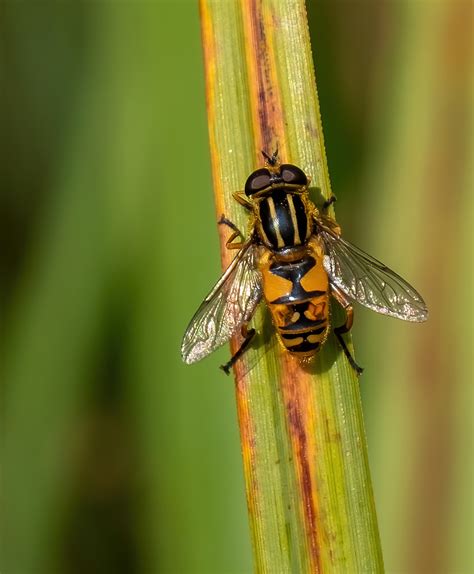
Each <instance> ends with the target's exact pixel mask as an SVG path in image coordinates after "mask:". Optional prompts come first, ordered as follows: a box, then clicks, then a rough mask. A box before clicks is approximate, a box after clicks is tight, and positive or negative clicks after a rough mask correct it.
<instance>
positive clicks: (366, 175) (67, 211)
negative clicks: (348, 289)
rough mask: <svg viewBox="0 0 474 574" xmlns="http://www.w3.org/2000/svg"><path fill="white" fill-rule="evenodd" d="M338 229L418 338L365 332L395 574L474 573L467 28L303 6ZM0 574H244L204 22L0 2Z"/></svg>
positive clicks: (71, 5)
mask: <svg viewBox="0 0 474 574" xmlns="http://www.w3.org/2000/svg"><path fill="white" fill-rule="evenodd" d="M308 9H309V17H310V28H311V35H312V42H313V51H314V56H315V63H316V73H317V78H318V85H319V94H320V100H321V108H322V115H323V123H324V129H325V136H326V143H327V152H328V158H329V166H330V171H331V177H332V183H333V189H334V192H335V193H336V195H337V196H338V200H339V201H338V204H337V214H338V219H339V221H340V223H341V225H342V226H343V228H344V230H345V236H346V237H347V238H348V239H350V240H352V241H353V242H355V243H357V244H359V245H360V246H361V247H362V248H364V249H366V250H367V251H370V252H371V253H372V254H373V255H375V256H376V257H378V258H381V259H383V260H384V261H385V262H386V263H387V264H389V265H390V266H391V267H393V268H394V269H396V270H397V271H399V272H400V273H401V274H402V275H404V276H405V277H406V278H407V279H409V280H410V281H411V282H412V283H413V284H414V285H415V286H416V287H417V288H418V289H419V290H420V291H421V292H422V293H423V295H424V296H425V298H426V300H427V302H428V305H429V307H430V312H431V317H430V321H429V322H428V323H427V324H426V325H412V324H404V323H402V322H397V321H396V320H391V319H388V318H384V317H380V316H377V315H375V314H373V313H370V312H369V311H365V310H360V311H359V310H358V312H357V315H356V323H355V327H354V331H353V333H354V338H355V345H356V350H357V358H358V361H359V362H360V363H361V364H362V365H364V367H365V373H364V375H363V377H362V378H361V387H362V393H363V400H364V411H365V417H366V426H367V434H368V442H369V453H370V465H371V469H372V475H373V482H374V488H375V494H376V502H377V509H378V516H379V522H380V530H381V537H382V545H383V550H384V555H385V561H386V567H387V571H388V572H392V573H396V572H400V573H401V572H403V573H421V572H430V573H436V572H440V573H448V572H449V573H453V572H456V573H458V572H459V573H468V572H472V571H474V563H473V560H472V539H473V524H472V518H473V474H472V442H473V438H474V434H473V426H472V418H471V417H472V398H473V395H472V383H473V369H472V343H473V337H472V327H473V301H472V287H473V286H472V260H473V258H472V255H473V254H472V244H473V239H474V235H473V231H472V230H473V217H472V215H473V200H472V196H473V194H472V192H473V185H472V183H473V181H472V152H473V147H472V141H473V137H472V136H473V132H472V123H471V122H472V116H471V108H470V102H471V98H472V80H473V78H472V68H473V53H472V32H473V30H472V4H471V2H468V1H462V0H452V1H447V0H446V1H443V0H432V1H429V0H426V1H417V0H412V1H408V0H406V1H404V0H399V1H395V2H378V3H377V2H373V1H370V0H365V1H364V0H350V1H349V0H348V1H342V0H337V1H329V0H324V1H316V0H309V1H308ZM0 74H1V75H0V85H1V90H0V133H1V138H0V146H1V148H0V191H1V194H0V240H1V251H0V269H1V292H0V297H1V329H0V342H1V351H0V352H1V380H0V384H1V391H2V392H1V439H2V452H1V472H2V487H1V492H0V500H1V508H2V512H1V529H2V531H1V563H0V568H1V571H2V574H42V573H45V574H52V573H58V574H75V573H81V574H83V573H84V572H87V573H88V574H109V573H114V574H120V573H124V574H125V573H126V574H131V573H137V574H138V573H144V574H150V573H153V574H155V573H180V574H198V573H200V574H201V573H203V574H208V573H209V574H211V573H216V574H221V573H249V572H251V570H252V566H251V552H250V544H249V536H248V528H247V517H246V507H245V496H244V485H243V478H242V471H241V461H240V452H239V440H238V430H237V421H236V414H235V405H234V396H233V386H232V384H231V381H229V380H227V379H226V378H225V377H223V376H222V373H221V372H220V371H219V370H218V369H217V365H218V364H220V363H221V362H222V361H223V359H224V358H225V357H226V356H227V353H228V351H227V349H224V350H222V351H219V352H218V353H216V355H214V356H213V357H212V358H209V359H208V360H206V361H204V362H203V363H202V364H197V365H195V366H192V367H185V366H184V365H182V364H181V361H180V357H179V344H180V339H181V335H182V333H183V330H184V328H185V326H186V324H187V321H188V319H189V318H190V316H191V315H192V313H193V311H194V310H195V308H196V306H197V305H198V304H199V302H200V300H201V298H202V297H203V296H204V295H205V293H206V292H207V290H208V289H209V287H210V285H211V284H212V282H213V281H214V280H215V279H216V278H217V276H218V274H219V272H220V266H219V250H218V243H217V233H216V228H215V213H214V206H213V196H212V191H211V176H210V161H209V151H208V141H207V126H206V113H205V100H204V80H203V64H202V55H201V47H200V30H199V15H198V8H197V6H196V3H195V2H194V1H177V2H165V1H159V0H158V1H154V2H140V1H138V2H126V1H123V2H119V1H117V2H105V1H103V2H101V1H89V2H47V1H42V2H29V1H24V2H16V1H13V0H12V1H10V0H3V2H2V3H1V4H0Z"/></svg>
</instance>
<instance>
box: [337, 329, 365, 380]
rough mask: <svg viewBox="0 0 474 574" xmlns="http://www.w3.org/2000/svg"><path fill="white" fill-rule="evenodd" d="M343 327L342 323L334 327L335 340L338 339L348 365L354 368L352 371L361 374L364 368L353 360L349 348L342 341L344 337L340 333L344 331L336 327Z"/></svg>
mask: <svg viewBox="0 0 474 574" xmlns="http://www.w3.org/2000/svg"><path fill="white" fill-rule="evenodd" d="M341 328H344V325H342V326H341V327H336V328H335V329H334V334H335V335H336V337H337V340H338V341H339V343H340V345H341V347H342V350H343V351H344V355H346V357H347V360H348V361H349V364H350V366H351V367H352V368H353V369H354V371H355V372H356V373H357V374H358V375H361V374H362V373H363V372H364V369H363V368H362V367H359V365H358V364H357V363H356V362H355V359H354V357H353V356H352V355H351V352H350V351H349V349H348V348H347V345H346V342H345V341H344V339H343V338H342V333H343V332H344V331H342V332H341V331H339V330H338V329H341Z"/></svg>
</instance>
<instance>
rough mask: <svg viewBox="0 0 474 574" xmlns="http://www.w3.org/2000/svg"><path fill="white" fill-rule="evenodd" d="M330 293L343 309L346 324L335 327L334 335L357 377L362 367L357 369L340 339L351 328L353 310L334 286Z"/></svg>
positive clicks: (357, 366)
mask: <svg viewBox="0 0 474 574" xmlns="http://www.w3.org/2000/svg"><path fill="white" fill-rule="evenodd" d="M331 292H332V295H333V296H334V298H335V299H336V301H337V302H338V303H339V304H340V305H341V306H342V307H343V308H344V311H345V312H346V322H345V323H344V324H343V325H340V326H339V327H335V328H334V334H335V335H336V337H337V339H338V341H339V343H340V345H341V347H342V350H343V351H344V354H345V355H346V357H347V360H348V361H349V363H350V365H351V367H352V368H353V369H354V371H355V372H356V373H357V374H358V375H360V374H361V373H362V372H363V370H364V369H363V368H362V367H359V365H358V364H357V363H356V362H355V359H354V357H353V356H352V355H351V352H350V351H349V349H348V348H347V345H346V343H345V341H344V339H343V337H342V335H343V333H348V332H349V331H350V330H351V328H352V324H353V322H354V310H353V308H352V305H351V304H350V303H349V301H348V300H347V299H346V298H345V297H344V295H343V294H342V293H341V292H340V291H339V290H338V289H336V288H335V287H334V286H331Z"/></svg>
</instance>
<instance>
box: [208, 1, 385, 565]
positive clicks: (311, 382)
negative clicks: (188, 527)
mask: <svg viewBox="0 0 474 574" xmlns="http://www.w3.org/2000/svg"><path fill="white" fill-rule="evenodd" d="M201 21H202V37H203V46H204V58H205V68H206V92H207V109H208V120H209V136H210V147H211V158H212V170H213V179H214V191H215V198H216V214H217V216H218V217H219V216H220V215H221V214H222V213H225V214H226V216H227V217H229V218H230V219H232V220H233V221H234V222H235V223H236V224H237V225H238V226H239V227H241V228H245V226H246V224H247V222H246V215H245V214H244V210H243V209H242V208H241V207H240V206H239V205H238V204H237V203H236V202H235V201H234V200H233V199H232V192H233V191H236V190H239V189H242V187H243V184H244V182H245V179H246V177H247V176H248V175H249V173H250V172H251V171H252V170H253V169H256V168H257V167H260V166H261V165H262V159H261V155H260V151H261V150H262V149H264V150H266V151H267V152H269V153H271V152H272V151H273V150H274V149H275V148H276V147H277V146H278V149H279V154H280V157H281V158H282V161H284V162H291V163H295V164H297V165H299V166H300V167H301V168H302V169H303V170H304V171H305V172H306V173H308V174H310V175H311V177H312V185H313V186H314V187H315V188H317V189H318V190H319V192H320V194H321V195H322V196H323V197H325V198H327V197H329V196H330V182H329V174H328V168H327V162H326V157H325V151H324V143H323V135H322V127H321V119H320V114H319V105H318V98H317V92H316V83H315V78H314V71H313V63H312V54H311V46H310V40H309V34H308V26H307V19H306V10H305V5H304V2H302V1H301V0H251V1H250V0H242V1H234V0H228V1H222V0H201ZM320 199H321V198H320ZM219 232H220V234H221V251H222V261H223V265H224V266H226V265H228V264H229V262H230V259H231V255H230V254H229V253H228V251H227V250H226V249H225V240H226V238H227V231H226V230H225V229H220V230H219ZM254 324H255V327H256V329H257V331H258V332H259V333H260V337H259V338H258V341H257V343H256V344H255V345H254V346H253V348H252V349H251V350H249V351H248V352H247V353H246V354H245V356H244V358H243V359H242V360H239V361H238V362H237V364H236V366H235V371H234V372H235V376H236V397H237V409H238V416H239V425H240V432H241V443H242V454H243V462H244V473H245V480H246V488H247V503H248V509H249V517H250V527H251V534H252V542H253V549H254V560H255V566H256V571H258V572H270V573H275V572H278V573H283V572H294V573H302V572H344V573H347V572H351V573H352V572H382V571H383V563H382V555H381V550H380V543H379V536H378V529H377V522H376V516H375V506H374V500H373V494H372V487H371V483H370V476H369V469H368V462H367V449H366V441H365V434H364V428H363V419H362V411H361V403H360V395H359V384H358V380H357V378H356V377H355V375H354V372H353V371H352V369H351V367H350V366H349V365H348V364H347V361H346V359H345V357H344V355H343V353H342V352H341V351H340V348H339V347H338V346H337V343H336V341H335V340H334V337H333V336H332V335H331V336H330V338H329V340H328V341H327V342H326V344H325V345H324V348H323V350H322V351H321V352H320V353H319V354H318V356H317V357H316V358H315V360H314V361H313V362H312V363H311V364H309V365H302V364H301V363H300V362H299V361H298V360H297V359H295V358H294V357H293V356H291V355H290V354H289V353H288V352H286V351H284V350H283V349H281V348H280V346H279V345H278V344H277V343H276V342H275V335H274V332H273V330H272V329H271V327H270V320H269V318H268V314H267V313H266V311H265V310H264V309H262V310H260V311H259V312H258V313H257V316H256V318H255V320H254ZM238 343H239V341H233V343H232V349H233V350H234V351H235V349H236V348H237V345H238Z"/></svg>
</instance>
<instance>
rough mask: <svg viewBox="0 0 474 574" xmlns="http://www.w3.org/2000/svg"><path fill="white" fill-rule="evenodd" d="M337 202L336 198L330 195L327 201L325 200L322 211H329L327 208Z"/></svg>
mask: <svg viewBox="0 0 474 574" xmlns="http://www.w3.org/2000/svg"><path fill="white" fill-rule="evenodd" d="M336 201H337V197H336V196H335V195H331V197H330V198H329V199H326V201H325V202H324V203H323V209H324V211H326V210H327V209H329V207H330V206H331V205H332V204H333V203H336Z"/></svg>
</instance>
